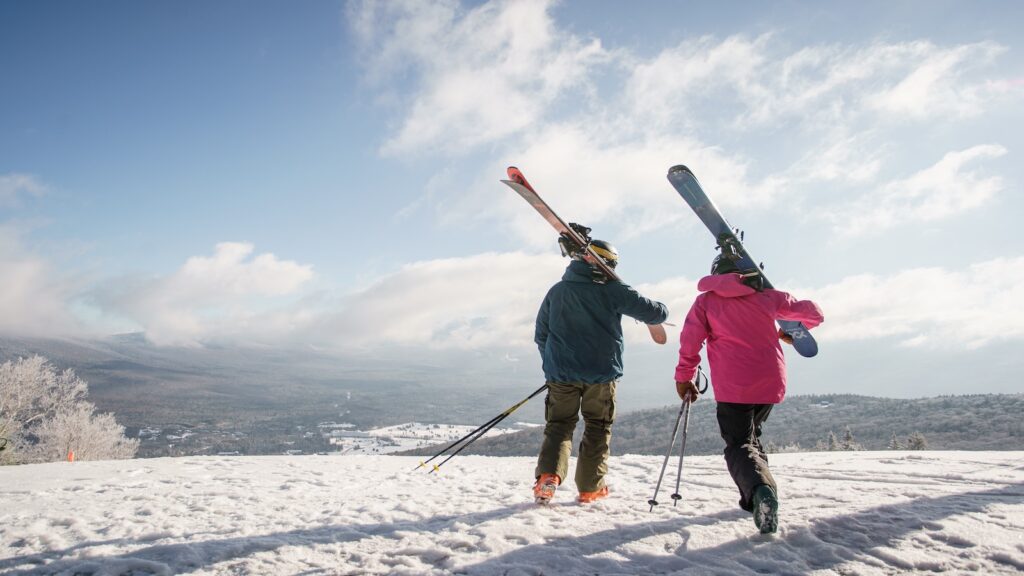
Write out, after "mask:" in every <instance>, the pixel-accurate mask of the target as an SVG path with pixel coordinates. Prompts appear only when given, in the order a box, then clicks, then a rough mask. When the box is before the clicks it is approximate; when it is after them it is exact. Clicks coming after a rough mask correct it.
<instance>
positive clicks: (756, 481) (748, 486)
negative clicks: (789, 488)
mask: <svg viewBox="0 0 1024 576" xmlns="http://www.w3.org/2000/svg"><path fill="white" fill-rule="evenodd" d="M765 406H767V409H764V407H765ZM770 411H771V405H764V404H734V403H730V402H719V403H718V408H717V412H718V428H719V430H720V431H721V434H722V439H723V440H725V462H726V465H727V466H728V468H729V474H730V475H731V476H732V479H733V481H734V482H735V483H736V487H737V488H739V491H740V508H743V509H744V510H746V511H748V512H750V511H752V510H753V506H754V503H753V496H754V491H755V489H756V488H757V487H758V486H760V485H762V484H765V485H768V486H770V487H771V488H772V489H773V490H774V489H775V480H774V479H773V478H772V475H771V472H770V471H769V470H768V461H767V460H766V459H765V457H764V455H763V451H762V449H761V447H760V439H759V436H760V433H761V432H760V426H761V424H762V423H763V422H764V419H766V418H767V417H768V413H769V412H770ZM756 415H760V419H759V420H756V421H755V419H756Z"/></svg>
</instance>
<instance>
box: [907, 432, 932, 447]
mask: <svg viewBox="0 0 1024 576" xmlns="http://www.w3.org/2000/svg"><path fill="white" fill-rule="evenodd" d="M927 449H928V441H927V440H925V438H924V434H921V433H920V432H917V431H915V432H914V433H913V434H911V435H910V437H909V438H907V450H927Z"/></svg>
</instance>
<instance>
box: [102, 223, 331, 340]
mask: <svg viewBox="0 0 1024 576" xmlns="http://www.w3.org/2000/svg"><path fill="white" fill-rule="evenodd" d="M253 250H254V247H253V246H252V245H251V244H247V243H241V242H223V243H220V244H218V245H217V246H216V249H215V251H214V253H213V255H211V256H193V257H191V258H189V259H188V260H187V261H186V262H185V264H184V265H183V266H182V267H181V268H180V269H178V270H177V271H176V272H174V273H173V274H171V275H169V276H165V277H157V278H151V279H148V280H134V281H132V280H125V281H124V285H121V286H116V287H113V288H111V289H110V290H109V292H108V293H107V294H106V295H104V296H103V297H102V302H101V304H100V305H101V306H103V307H104V308H105V310H106V311H107V312H110V313H114V314H116V315H118V316H122V317H125V318H127V319H129V320H131V321H133V322H135V323H136V324H137V325H139V326H140V327H141V328H142V329H143V330H144V331H145V333H146V337H147V338H148V339H149V340H150V341H152V342H154V343H156V344H161V345H180V346H190V345H198V344H200V343H202V342H205V341H211V340H221V339H229V340H233V341H241V342H245V341H247V340H250V339H252V340H257V341H259V340H261V339H265V338H267V337H272V338H273V339H275V340H280V339H281V337H282V336H286V335H287V334H288V332H289V331H288V330H287V329H288V328H290V327H292V324H293V320H291V319H289V318H287V315H285V317H282V312H281V311H280V310H281V308H282V305H281V304H280V303H278V302H277V301H275V300H274V298H281V297H285V296H289V295H294V294H296V293H297V292H298V290H299V288H300V287H302V286H303V284H305V283H306V282H307V281H309V280H310V279H311V278H312V276H313V271H312V267H311V266H308V265H303V264H298V263H296V262H292V261H289V260H280V259H278V258H277V257H276V256H274V255H273V254H259V255H256V256H255V257H252V258H250V256H252V254H253ZM275 331H281V332H280V334H279V336H277V337H274V336H273V333H274V332H275Z"/></svg>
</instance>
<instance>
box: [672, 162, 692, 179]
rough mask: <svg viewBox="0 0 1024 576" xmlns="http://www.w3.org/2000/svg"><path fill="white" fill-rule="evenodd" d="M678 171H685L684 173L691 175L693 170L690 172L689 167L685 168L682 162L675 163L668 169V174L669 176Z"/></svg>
mask: <svg viewBox="0 0 1024 576" xmlns="http://www.w3.org/2000/svg"><path fill="white" fill-rule="evenodd" d="M679 172H685V173H687V174H689V175H691V176H693V172H691V171H690V169H689V168H687V167H686V166H683V165H682V164H676V165H675V166H673V167H671V168H669V169H668V175H669V176H671V175H673V174H677V173H679Z"/></svg>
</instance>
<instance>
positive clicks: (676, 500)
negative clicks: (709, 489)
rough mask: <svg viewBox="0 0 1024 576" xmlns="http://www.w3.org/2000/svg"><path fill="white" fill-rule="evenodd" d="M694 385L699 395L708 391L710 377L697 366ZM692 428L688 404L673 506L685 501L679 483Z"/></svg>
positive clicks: (681, 478)
mask: <svg viewBox="0 0 1024 576" xmlns="http://www.w3.org/2000/svg"><path fill="white" fill-rule="evenodd" d="M702 377H703V378H704V387H703V388H700V379H701V378H702ZM693 383H694V384H695V385H696V386H697V393H698V394H703V393H704V392H705V391H706V390H707V389H708V377H707V376H706V375H704V370H703V369H702V368H701V367H700V366H697V376H696V377H695V378H694V380H693ZM689 427H690V403H689V402H687V403H686V413H685V414H684V415H683V438H682V440H681V441H680V444H679V469H678V470H676V491H675V492H674V493H673V494H672V505H673V506H675V505H676V504H678V503H679V501H680V500H682V499H683V496H682V495H681V494H680V493H679V483H680V482H682V480H683V455H685V454H686V433H687V430H688V429H689Z"/></svg>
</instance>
